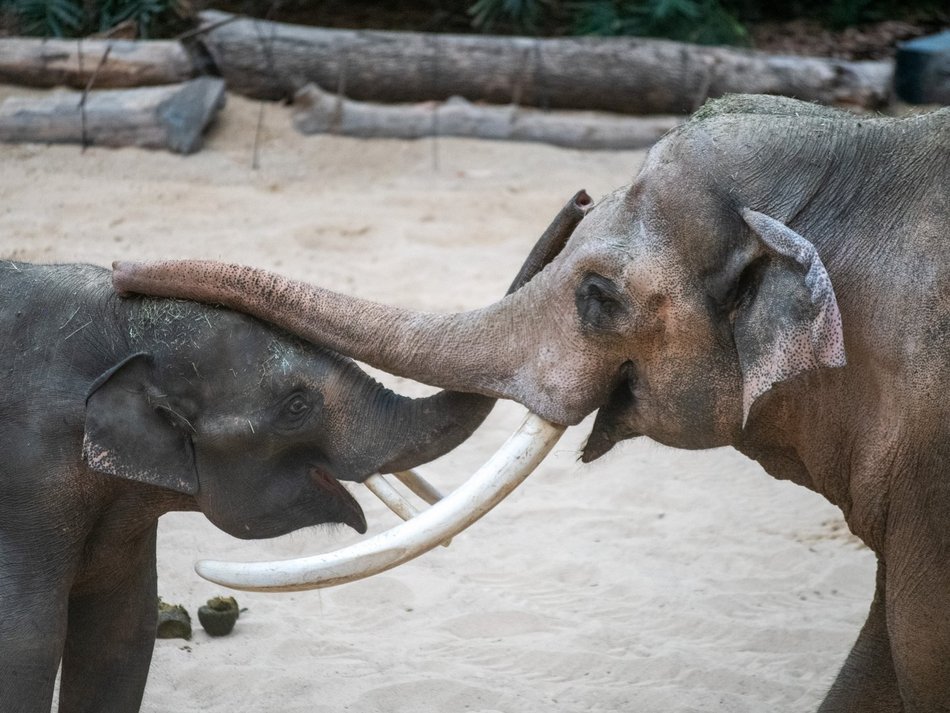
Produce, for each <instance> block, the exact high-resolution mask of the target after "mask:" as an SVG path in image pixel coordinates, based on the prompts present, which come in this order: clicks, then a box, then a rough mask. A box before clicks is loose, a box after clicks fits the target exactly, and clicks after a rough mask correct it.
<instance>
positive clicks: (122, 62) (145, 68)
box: [0, 37, 197, 89]
mask: <svg viewBox="0 0 950 713" xmlns="http://www.w3.org/2000/svg"><path fill="white" fill-rule="evenodd" d="M107 53H108V54H107ZM103 56H105V61H103ZM94 73H95V86H96V87H100V88H103V89H109V88H118V87H137V86H147V85H155V84H178V83H180V82H184V81H186V80H188V79H191V78H192V77H194V76H196V74H197V73H196V71H195V68H194V66H193V64H192V61H191V57H190V56H189V55H188V52H187V51H186V50H185V48H184V47H183V46H182V45H181V43H180V42H173V41H164V40H156V41H148V42H137V41H134V40H105V39H88V40H42V39H35V38H27V37H9V38H4V39H3V40H0V83H4V84H24V85H28V86H34V87H56V86H67V87H73V88H76V89H84V88H85V87H86V86H87V85H88V84H89V80H90V78H91V77H92V76H93V74H94Z"/></svg>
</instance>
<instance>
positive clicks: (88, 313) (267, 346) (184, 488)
mask: <svg viewBox="0 0 950 713" xmlns="http://www.w3.org/2000/svg"><path fill="white" fill-rule="evenodd" d="M0 305H2V308H0V325H2V327H0V329H2V332H3V334H4V335H5V337H4V339H3V341H2V343H0V363H2V364H3V377H2V395H0V424H2V429H0V434H2V435H0V443H2V450H3V454H4V457H3V461H2V463H0V710H3V711H4V712H5V713H13V712H16V713H27V712H29V713H33V712H36V713H39V712H41V711H42V713H48V712H49V710H50V704H51V699H52V695H53V683H54V679H55V677H56V671H57V667H58V666H59V664H60V661H61V660H62V680H61V685H60V696H59V710H60V711H62V712H63V713H66V712H78V711H97V712H102V713H107V712H108V713H125V712H132V711H137V710H138V709H139V705H140V702H141V698H142V692H143V689H144V686H145V681H146V677H147V675H148V667H149V662H150V659H151V655H152V648H153V645H154V641H155V626H156V607H157V602H156V569H155V546H156V527H157V519H158V517H159V516H160V515H162V514H163V513H165V512H168V511H171V510H201V511H202V512H204V514H205V515H206V516H207V517H208V518H209V519H210V520H211V521H212V522H213V523H214V524H215V525H217V526H218V527H220V528H221V529H223V530H225V531H226V532H228V533H230V534H232V535H234V536H236V537H240V538H261V537H272V536H276V535H280V534H283V533H286V532H289V531H291V530H295V529H297V528H301V527H308V526H312V525H318V524H322V523H330V524H333V523H342V524H346V525H349V526H351V527H353V528H355V529H356V530H358V531H360V532H363V531H365V529H366V523H365V520H364V518H363V513H362V510H361V509H360V507H359V505H358V504H357V503H356V501H355V500H354V499H353V498H352V496H350V495H349V494H348V493H347V491H346V489H345V488H344V487H343V486H342V485H341V484H340V482H339V480H352V481H360V480H363V479H365V478H366V477H367V476H369V475H371V474H372V473H374V472H376V471H381V472H389V471H393V470H402V469H405V468H408V467H412V466H414V465H418V464H419V463H422V462H426V461H428V460H431V459H432V458H435V457H437V456H438V455H440V454H441V453H443V452H446V451H448V450H450V449H451V448H453V447H454V446H455V445H457V444H458V443H459V442H461V441H463V440H464V439H465V438H466V437H467V436H468V435H469V434H470V433H471V431H472V430H474V428H476V427H477V425H478V423H479V422H480V421H481V420H482V419H483V418H484V416H485V415H487V413H488V411H489V410H490V408H491V405H492V403H493V400H492V399H485V398H484V397H481V396H474V395H471V394H452V393H446V392H442V393H440V394H436V395H434V396H432V397H428V398H424V399H416V400H413V399H407V398H404V397H402V396H399V395H397V394H394V393H393V392H391V391H389V390H387V389H384V388H383V387H382V386H380V385H379V384H377V383H376V382H374V381H373V380H372V379H370V378H369V377H368V376H367V375H366V374H365V373H364V372H362V371H361V370H359V368H358V367H357V366H356V365H355V364H353V363H352V362H351V361H350V360H348V359H345V358H343V357H340V356H339V355H337V354H333V353H332V352H329V351H327V350H325V349H318V348H316V347H313V346H311V345H307V344H304V343H302V342H300V341H299V340H297V339H296V338H293V337H290V336H289V335H286V334H284V333H281V332H279V331H278V330H276V329H274V328H272V327H269V326H267V325H264V324H262V323H259V322H257V321H256V320H254V319H252V318H249V317H247V316H245V315H239V314H236V313H232V312H228V311H225V310H221V309H216V308H212V307H206V306H204V305H199V304H196V303H186V302H179V301H174V300H152V299H135V300H120V299H119V298H118V297H117V296H116V295H115V294H114V293H113V291H112V288H111V284H110V278H109V273H108V272H107V271H106V270H103V269H102V268H97V267H92V266H77V265H64V266H41V265H30V264H24V263H20V264H16V263H11V262H4V263H0ZM472 399H474V401H473V400H472Z"/></svg>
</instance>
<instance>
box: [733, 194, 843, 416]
mask: <svg viewBox="0 0 950 713" xmlns="http://www.w3.org/2000/svg"><path fill="white" fill-rule="evenodd" d="M742 218H743V220H745V222H746V224H747V225H748V226H749V227H750V228H752V230H753V232H754V233H755V234H756V235H757V236H758V237H759V239H760V240H761V241H762V242H763V243H764V244H765V247H766V248H767V251H768V252H769V253H771V255H772V259H769V260H767V261H765V267H764V270H763V272H762V274H761V275H760V279H759V281H758V284H757V289H756V290H755V295H754V297H752V298H751V299H750V300H749V301H748V302H746V303H745V304H744V305H743V306H742V307H740V308H739V310H738V312H737V314H736V318H735V324H734V335H735V342H736V348H737V350H738V352H739V364H740V366H741V368H742V383H743V394H742V425H743V427H744V426H745V422H746V419H747V418H748V416H749V410H750V409H751V408H752V404H753V403H754V402H755V400H756V399H757V398H758V397H759V396H761V395H762V394H764V393H765V392H766V391H768V390H769V389H770V388H772V386H773V385H774V384H776V383H778V382H780V381H784V380H785V379H790V378H792V377H793V376H795V375H796V374H800V373H802V372H805V371H809V370H811V369H820V368H822V367H836V366H844V365H845V363H846V361H845V351H844V335H843V333H842V331H841V314H840V312H839V311H838V302H837V300H836V299H835V292H834V289H833V288H832V286H831V278H829V277H828V272H827V271H826V270H825V266H824V265H823V264H822V262H821V258H819V256H818V252H817V251H816V250H815V246H814V245H812V244H811V243H810V242H808V241H807V240H806V239H805V238H803V237H802V236H801V235H799V234H798V233H796V232H795V231H794V230H792V229H791V228H789V227H788V226H787V225H785V224H784V223H781V222H779V221H777V220H775V219H774V218H770V217H769V216H767V215H764V214H763V213H758V212H756V211H754V210H749V209H744V210H743V211H742Z"/></svg>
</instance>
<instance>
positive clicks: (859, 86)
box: [198, 11, 893, 114]
mask: <svg viewBox="0 0 950 713" xmlns="http://www.w3.org/2000/svg"><path fill="white" fill-rule="evenodd" d="M231 17H233V16H230V15H228V14H226V13H221V12H214V11H208V12H204V13H202V14H201V18H202V22H203V23H204V24H205V25H206V26H208V27H211V26H212V25H214V24H216V23H222V22H223V21H224V20H227V19H229V18H231ZM198 41H199V42H200V43H201V44H202V45H203V46H204V48H205V49H206V50H207V52H208V54H209V55H210V56H211V58H212V60H213V61H214V63H215V65H216V66H217V69H218V71H219V72H220V73H221V75H222V76H223V77H224V78H225V79H226V80H227V82H228V87H229V89H231V90H232V91H237V92H240V93H242V94H247V95H250V96H253V97H259V98H266V99H282V98H289V97H292V96H293V95H294V93H295V92H296V91H298V90H299V89H301V88H302V87H303V86H305V85H306V84H308V83H310V82H313V83H315V84H317V85H319V86H322V87H325V88H327V89H330V90H340V91H341V93H343V94H345V95H346V96H349V97H352V98H354V99H358V100H372V101H379V102H407V101H425V100H431V99H447V98H448V97H451V96H456V95H457V96H462V97H464V98H466V99H469V100H470V101H484V102H489V103H492V104H518V105H529V106H540V107H543V108H574V109H578V108H579V109H594V110H603V111H613V112H619V113H628V114H686V113H690V112H691V111H693V110H695V109H696V108H698V107H699V106H701V105H702V104H703V102H705V101H706V99H707V98H711V97H717V96H721V95H722V94H726V93H729V92H749V93H766V94H782V95H787V96H793V97H798V98H800V99H806V100H812V101H818V102H822V103H825V104H851V105H857V106H863V107H874V106H879V105H881V104H883V103H885V102H886V101H887V98H888V95H889V91H890V82H891V76H892V73H893V66H892V63H891V62H889V61H884V62H848V61H845V60H837V59H823V58H817V57H782V56H771V55H766V54H762V53H758V52H752V51H745V50H739V49H731V48H724V47H705V46H699V45H689V44H682V43H678V42H669V41H663V40H649V39H640V38H628V37H623V38H620V37H615V38H596V39H594V38H558V39H532V38H526V37H485V36H475V35H435V34H424V33H416V32H377V31H356V30H330V29H323V28H316V27H302V26H298V25H288V24H282V23H276V22H267V21H263V20H254V19H246V18H244V19H237V20H235V21H233V22H227V23H225V24H219V26H218V27H215V28H213V29H209V30H208V31H207V32H206V33H204V34H203V35H201V37H200V38H199V40H198Z"/></svg>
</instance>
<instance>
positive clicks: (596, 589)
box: [0, 89, 874, 713]
mask: <svg viewBox="0 0 950 713" xmlns="http://www.w3.org/2000/svg"><path fill="white" fill-rule="evenodd" d="M11 91H13V90H10V89H4V90H3V91H0V95H2V94H5V93H10V92H11ZM17 91H19V90H17ZM258 111H259V105H257V104H255V103H252V102H248V101H245V100H242V99H241V98H237V97H230V98H229V102H228V106H227V107H226V108H225V110H224V111H223V113H222V115H221V117H220V119H219V121H218V122H217V124H216V126H215V127H214V129H213V131H212V133H211V135H210V136H209V140H208V142H207V145H206V147H205V149H204V150H203V151H202V152H201V153H199V154H197V155H195V156H190V157H181V156H174V155H170V154H165V153H155V152H148V151H141V150H132V149H123V150H106V149H90V150H87V151H85V152H82V151H81V150H80V149H79V147H76V146H52V147H48V146H39V145H21V146H0V257H3V258H15V259H20V260H32V261H38V262H60V261H83V262H92V263H97V264H101V265H108V264H109V263H110V262H111V261H112V260H114V259H119V258H122V259H130V258H137V259H143V258H159V257H162V258H184V257H203V258H218V259H226V260H229V261H238V262H244V263H249V264H254V265H259V266H263V267H267V268H273V269H277V270H280V271H283V272H284V273H286V274H288V275H291V276H294V277H298V278H303V279H307V280H310V281H314V282H318V283H320V284H322V285H324V286H327V287H330V288H334V289H337V290H341V291H345V292H349V293H353V294H357V295H361V296H364V297H369V298H373V299H378V300H383V301H387V302H391V303H395V304H400V305H405V306H408V307H413V308H422V309H430V310H458V309H465V308H471V307H477V306H480V305H483V304H485V303H487V302H490V301H493V300H495V299H497V298H498V297H499V296H501V295H502V293H503V292H504V290H505V289H506V287H507V285H508V283H509V281H510V280H511V278H512V276H513V275H514V274H515V272H516V270H517V268H518V266H519V265H520V262H521V259H522V258H523V257H524V255H526V253H527V251H528V249H529V247H530V245H531V244H532V243H533V241H534V239H535V238H536V237H537V235H539V234H540V232H541V231H542V230H543V228H544V227H545V226H546V224H547V222H548V220H549V219H550V218H551V217H552V216H553V215H554V213H555V212H556V211H557V209H558V208H559V207H560V206H561V205H562V204H563V202H564V201H565V200H566V199H567V198H568V197H569V196H570V195H571V194H573V192H574V191H575V190H577V189H578V188H581V187H584V188H587V190H588V191H589V192H590V193H591V195H593V196H594V197H595V198H596V197H599V196H601V195H603V194H604V193H605V192H607V191H609V190H611V189H613V188H615V187H617V186H620V185H622V184H624V183H626V182H628V181H629V180H630V178H631V177H632V175H633V174H634V172H635V170H636V169H637V167H638V165H639V164H640V162H641V161H642V159H643V157H644V154H643V153H642V152H625V153H594V152H590V153H586V152H578V151H569V150H562V149H556V148H551V147H546V146H540V145H530V144H509V143H487V142H477V141H469V140H447V139H443V140H439V141H431V140H426V141H419V142H404V141H359V140H351V139H343V138H335V137H304V136H299V135H298V134H297V133H296V132H295V131H294V130H293V129H292V128H291V125H290V115H289V110H288V109H287V108H284V107H279V106H276V105H268V106H267V107H265V109H264V116H263V131H262V135H261V139H260V146H259V157H258V158H259V168H258V169H257V170H254V169H252V159H253V145H254V134H255V127H256V124H257V117H258ZM388 381H389V382H390V383H391V384H394V385H396V386H397V387H398V388H400V389H401V390H403V391H405V392H407V393H413V394H419V393H426V392H427V391H428V389H427V387H420V386H418V385H415V384H410V383H406V382H404V381H402V380H398V379H392V378H390V379H389V380H388ZM522 414H523V409H522V408H521V407H520V406H517V405H516V404H512V403H502V404H499V406H498V407H497V408H496V410H495V412H494V413H493V414H492V416H491V417H490V418H489V420H488V421H487V422H486V424H485V426H484V427H483V428H482V429H481V430H480V431H479V432H478V433H477V434H476V435H475V436H474V437H473V438H472V439H471V440H470V441H469V442H467V443H466V444H464V445H463V446H462V447H461V448H459V449H458V450H457V451H455V452H454V453H452V454H449V455H448V456H446V457H444V458H442V459H441V460H440V461H438V462H436V463H434V464H432V465H429V466H426V467H424V468H423V469H422V471H423V472H424V473H425V474H426V475H427V476H428V477H430V478H431V479H432V480H433V481H435V482H437V483H438V484H440V485H441V486H442V487H444V488H446V489H448V488H450V487H452V486H453V485H454V484H457V483H459V482H461V481H462V480H463V479H464V478H465V477H466V476H467V474H468V473H470V472H471V471H472V470H473V469H474V468H475V467H477V466H478V465H479V464H480V463H481V461H483V460H484V459H485V458H486V457H487V456H488V455H489V454H490V453H491V452H492V451H493V449H494V448H495V447H496V446H497V445H499V444H500V443H501V442H502V441H503V440H504V438H505V437H506V435H507V434H508V433H509V432H510V431H511V430H512V429H513V428H514V427H516V426H517V424H518V423H519V422H520V419H521V417H522ZM589 427H590V420H588V421H587V422H585V423H584V424H582V425H581V426H578V427H575V428H572V429H570V430H569V431H568V433H567V435H566V436H565V437H564V438H563V439H562V441H561V443H560V444H558V446H557V447H556V448H555V451H554V452H553V453H552V454H551V455H550V456H549V457H548V458H547V460H546V461H545V462H544V463H543V464H542V466H541V467H540V468H539V469H538V470H537V471H536V473H535V474H534V475H532V476H531V477H530V478H529V479H528V481H527V482H526V483H525V484H524V485H523V486H522V487H521V488H520V489H519V490H518V491H516V492H515V493H514V494H513V495H512V496H511V497H510V498H509V499H508V500H506V501H505V502H504V503H502V504H501V505H500V506H499V507H498V508H497V509H496V510H495V511H493V512H492V513H491V514H489V515H488V516H487V517H486V518H485V519H483V520H482V521H481V522H479V523H478V524H476V525H475V526H474V527H472V528H471V529H470V530H469V531H467V532H466V533H464V534H463V535H461V536H459V537H458V538H456V540H455V542H454V543H453V544H452V546H451V547H450V548H448V549H443V548H438V550H437V551H433V552H431V553H429V554H427V555H425V556H423V557H422V558H420V559H418V560H416V561H414V562H412V563H409V564H407V565H404V566H402V567H400V568H398V569H396V570H392V571H390V572H387V573H385V574H383V575H380V576H377V577H375V578H372V579H368V580H364V581H362V582H357V583H353V584H349V585H345V586H342V587H338V588H335V589H328V590H323V591H314V592H305V593H296V594H272V595H264V594H242V593H238V594H237V595H236V596H237V598H238V600H239V602H240V604H241V605H242V606H243V607H246V608H247V610H246V611H245V612H244V614H243V615H242V616H241V619H240V620H239V622H238V624H237V627H236V628H235V630H234V632H233V634H231V635H230V636H228V637H225V638H220V639H212V638H211V637H209V636H207V635H206V634H205V633H204V632H203V631H202V630H201V629H200V628H199V627H196V629H197V630H196V633H195V635H194V638H193V639H192V640H191V641H190V642H184V641H181V640H177V641H176V640H161V641H158V642H157V645H156V649H155V656H154V660H153V663H152V670H151V676H150V679H149V683H148V688H147V690H146V692H145V702H144V704H143V708H142V710H143V711H145V712H146V713H188V712H191V711H221V712H225V711H227V712H229V713H230V712H232V711H247V712H250V713H253V712H261V713H263V712H267V713H272V712H281V713H291V712H296V711H300V712H303V711H306V712H308V713H322V712H328V713H329V712H330V711H332V712H334V713H336V712H338V711H354V712H358V713H374V712H376V711H381V712H382V711H385V712H406V713H425V712H428V711H431V712H433V713H436V712H437V713H455V712H457V711H471V712H472V713H478V712H481V713H487V712H488V711H504V712H505V713H509V712H510V713H515V712H518V713H520V712H524V713H529V712H536V711H565V712H573V711H578V712H580V711H605V712H606V711H634V712H637V713H654V712H655V713H661V712H662V713H670V712H671V711H675V712H687V711H727V712H730V713H745V712H748V713H762V712H763V711H812V710H814V709H815V708H816V707H817V705H818V702H819V701H820V700H821V698H822V696H823V694H824V691H825V690H826V689H827V687H828V686H829V685H830V683H831V681H832V679H833V677H834V675H835V673H836V671H837V669H838V667H839V666H840V665H841V663H842V661H843V660H844V657H845V655H846V653H847V651H848V649H849V647H850V645H851V643H852V642H853V640H854V638H855V637H856V635H857V632H858V630H859V628H860V626H861V624H862V623H863V621H864V617H865V615H866V612H867V607H868V605H869V602H870V598H871V594H872V590H873V570H874V560H873V557H872V555H871V554H870V552H868V551H867V550H866V549H864V548H862V546H861V545H860V543H858V542H857V541H856V540H855V539H854V538H853V537H851V536H850V535H849V534H848V532H847V529H846V527H845V526H844V524H843V522H842V520H841V518H840V514H839V513H838V511H837V510H836V509H835V508H833V507H831V506H830V505H829V504H827V503H826V502H825V501H824V500H822V499H821V498H820V497H819V496H817V495H815V494H813V493H811V492H808V491H806V490H804V489H802V488H799V487H797V486H794V485H790V484H788V483H780V482H777V481H774V480H772V479H771V478H770V477H768V476H767V475H765V473H764V472H763V471H762V470H761V469H760V468H759V467H758V466H757V465H756V464H755V463H752V462H750V461H748V460H747V459H745V458H744V457H742V456H741V455H739V454H738V453H736V452H735V451H732V450H719V451H707V452H699V453H685V452H678V451H674V450H671V449H667V448H664V447H662V446H659V445H656V444H654V443H652V442H649V441H647V440H645V439H641V440H639V441H635V442H629V443H627V444H623V445H622V446H620V447H618V448H616V449H615V452H612V453H610V454H608V456H606V457H605V458H603V459H602V460H601V461H598V462H597V463H595V464H593V465H591V466H582V465H581V464H580V463H578V461H577V451H578V446H579V444H581V443H582V442H583V439H584V437H585V436H586V434H587V432H588V430H589ZM359 490H360V492H358V493H357V495H358V497H359V499H360V500H361V502H363V504H364V506H365V509H366V513H367V517H368V519H369V522H370V527H371V532H376V531H380V530H382V529H384V528H387V527H389V526H391V525H393V524H395V516H393V515H392V514H391V513H389V512H388V511H386V510H384V509H383V508H382V506H381V505H380V504H379V503H377V502H375V501H374V499H373V498H372V497H371V496H370V495H369V493H367V492H365V491H364V490H363V489H362V488H360V489H359ZM353 539H354V535H353V534H352V533H350V532H349V531H344V530H342V529H339V528H338V529H334V530H328V529H327V528H316V529H313V530H309V531H304V532H299V533H295V534H292V535H289V536H287V537H283V538H279V539H276V540H269V541H262V542H255V543H248V542H242V541H238V540H235V539H232V538H230V537H229V536H227V535H225V534H223V533H221V532H219V531H217V530H216V529H215V528H214V527H213V526H212V525H211V524H210V523H208V522H207V521H206V520H205V519H204V517H203V516H201V515H199V514H192V513H189V514H183V513H173V514H170V515H167V516H166V517H164V518H162V520H161V525H160V534H159V561H158V566H159V591H160V593H161V595H162V597H163V598H164V599H165V600H166V601H171V602H178V603H182V604H185V605H186V606H187V607H188V608H189V609H190V610H191V611H192V614H193V615H194V613H195V612H196V610H197V607H198V606H199V605H200V604H202V603H204V601H205V600H206V599H207V598H208V597H210V596H213V595H216V594H220V593H225V590H224V589H223V588H221V587H219V586H215V585H212V584H210V583H208V582H205V581H204V580H202V579H200V578H199V577H198V576H197V575H196V574H194V572H193V570H192V563H193V561H194V560H195V559H197V558H200V557H224V558H235V559H261V558H284V557H290V556H295V555H301V554H307V553H313V552H317V551H324V550H327V549H330V548H333V547H337V546H340V545H342V544H345V543H348V542H350V541H352V540H353Z"/></svg>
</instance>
